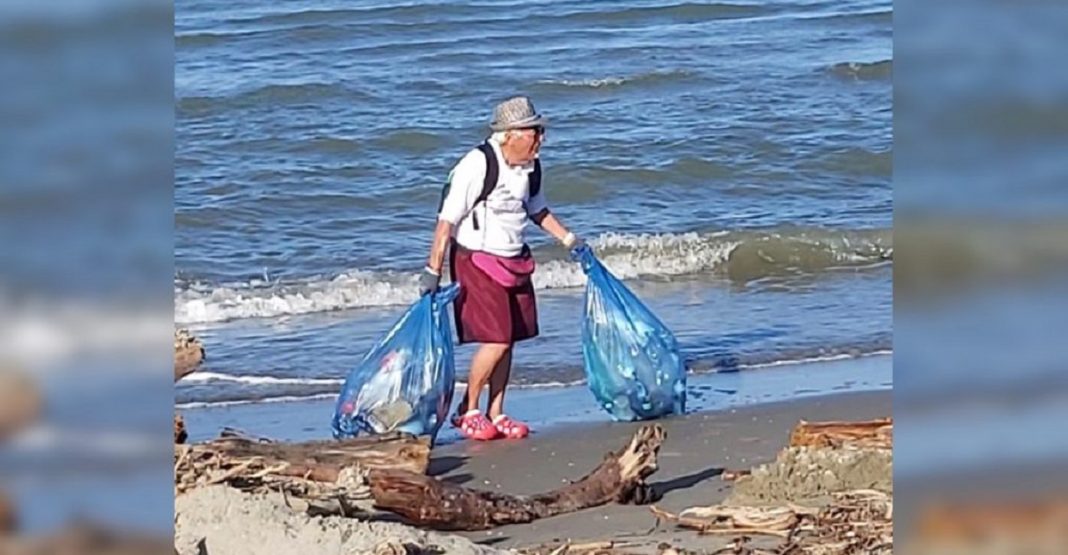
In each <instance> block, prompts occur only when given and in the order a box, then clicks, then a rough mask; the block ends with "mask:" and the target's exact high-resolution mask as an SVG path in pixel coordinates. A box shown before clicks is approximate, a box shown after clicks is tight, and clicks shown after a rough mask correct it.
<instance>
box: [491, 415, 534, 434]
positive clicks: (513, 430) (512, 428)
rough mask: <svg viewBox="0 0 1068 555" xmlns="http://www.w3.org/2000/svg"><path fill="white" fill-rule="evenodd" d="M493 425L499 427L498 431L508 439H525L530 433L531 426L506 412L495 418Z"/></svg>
mask: <svg viewBox="0 0 1068 555" xmlns="http://www.w3.org/2000/svg"><path fill="white" fill-rule="evenodd" d="M493 426H494V427H495V428H496V429H497V432H499V433H500V434H501V435H502V436H504V437H506V438H508V439H523V438H525V437H527V436H528V435H530V426H527V425H526V424H524V423H522V422H519V421H517V420H512V418H511V417H510V416H508V415H506V414H502V415H500V416H498V417H497V418H494V419H493Z"/></svg>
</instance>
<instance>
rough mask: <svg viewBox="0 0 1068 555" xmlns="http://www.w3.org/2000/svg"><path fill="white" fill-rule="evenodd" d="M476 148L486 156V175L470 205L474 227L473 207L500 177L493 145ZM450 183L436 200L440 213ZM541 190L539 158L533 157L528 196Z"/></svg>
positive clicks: (476, 216)
mask: <svg viewBox="0 0 1068 555" xmlns="http://www.w3.org/2000/svg"><path fill="white" fill-rule="evenodd" d="M478 150H480V151H482V154H483V156H485V157H486V176H485V177H484V178H483V179H482V192H481V193H479V194H478V199H476V200H475V204H473V205H472V206H471V217H472V218H474V220H473V221H472V224H473V225H474V227H475V229H478V228H479V227H478V214H477V213H476V212H475V207H477V206H478V205H479V204H482V203H483V202H485V201H486V199H487V198H489V196H490V193H492V192H493V189H494V188H496V187H497V180H498V179H499V178H500V168H499V167H498V166H497V154H496V153H494V152H493V147H492V146H490V144H489V142H488V141H487V142H484V143H482V144H480V145H478ZM450 185H452V181H451V180H450V181H447V182H445V187H444V188H443V189H442V190H441V200H440V201H438V213H439V214H440V213H441V207H442V206H444V205H445V197H446V196H448V194H449V186H450ZM539 191H541V160H538V159H537V158H535V159H534V171H533V172H531V173H530V196H534V195H536V194H538V192H539Z"/></svg>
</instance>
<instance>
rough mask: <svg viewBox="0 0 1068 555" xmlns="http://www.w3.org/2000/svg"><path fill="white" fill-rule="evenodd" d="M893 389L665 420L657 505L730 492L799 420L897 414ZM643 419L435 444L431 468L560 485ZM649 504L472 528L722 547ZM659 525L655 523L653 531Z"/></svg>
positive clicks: (703, 501) (518, 489) (508, 487)
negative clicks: (739, 474)
mask: <svg viewBox="0 0 1068 555" xmlns="http://www.w3.org/2000/svg"><path fill="white" fill-rule="evenodd" d="M891 398H892V395H891V393H890V392H868V393H853V394H843V395H832V396H826V397H818V398H813V399H804V400H800V401H792V402H783V403H773V404H767V405H758V406H753V407H745V408H739V409H728V410H726V411H717V412H702V413H696V414H691V415H688V416H686V417H684V418H672V419H666V420H662V421H661V424H662V425H663V426H664V428H665V430H666V432H667V440H666V441H665V442H664V446H663V448H662V450H661V452H660V469H659V470H658V471H657V472H656V474H654V475H653V476H652V477H651V478H650V483H651V484H652V485H653V487H654V488H655V489H657V490H659V492H661V493H662V494H663V499H662V500H660V501H658V502H656V505H657V506H659V507H662V508H664V509H666V510H668V511H671V512H678V511H680V510H682V509H684V508H686V507H691V506H695V505H713V504H716V503H719V502H722V501H723V500H724V499H725V498H726V496H727V495H728V493H729V492H730V489H731V483H730V482H727V481H724V480H722V479H721V478H720V473H721V472H723V471H724V470H742V469H748V468H751V467H753V466H756V465H758V464H762V463H767V462H770V461H772V460H774V459H775V455H776V453H778V451H779V450H781V449H782V448H783V447H784V446H785V445H786V443H787V439H788V436H789V433H790V430H791V429H792V428H793V427H794V426H795V425H796V424H797V423H798V421H800V420H809V421H816V420H850V421H851V420H866V419H874V418H881V417H886V416H890V414H891V406H892V399H891ZM637 427H638V424H588V425H575V426H572V427H571V428H569V429H568V430H566V431H561V432H559V433H554V434H545V435H542V436H540V437H536V438H532V439H530V440H528V441H524V442H512V443H509V442H503V441H502V442H494V443H489V444H471V443H459V444H455V445H450V446H446V447H445V448H443V449H441V450H440V451H436V452H435V453H434V456H433V460H432V468H431V471H432V472H437V473H440V476H441V478H443V479H445V480H450V481H456V482H460V483H463V484H464V485H466V486H469V487H472V488H480V489H493V490H498V491H506V492H508V493H516V494H528V493H537V492H541V491H547V490H551V489H553V488H555V487H559V486H560V484H561V483H562V482H563V481H564V480H574V479H578V478H580V477H582V475H583V474H584V473H586V472H587V471H588V470H589V469H590V468H593V467H594V466H596V465H597V463H598V462H599V461H600V459H601V458H602V457H603V456H604V454H605V453H606V452H608V451H610V450H613V449H617V448H618V447H619V446H620V445H623V444H624V443H625V442H626V440H627V438H629V437H630V435H631V434H633V433H634V430H635V429H636V428H637ZM655 525H656V519H655V518H654V516H653V515H652V514H651V513H650V511H649V507H647V506H623V505H608V506H605V507H601V508H597V509H591V510H586V511H581V512H579V513H575V514H571V515H563V516H559V517H553V518H548V519H545V520H541V521H536V522H533V523H531V524H525V525H518V526H506V527H501V528H498V529H495V530H491V531H489V532H478V533H468V534H466V535H467V537H469V538H471V539H472V540H475V541H477V542H479V543H484V544H490V545H494V546H497V547H501V548H515V547H529V546H534V545H539V544H547V543H560V542H563V541H567V540H571V541H573V542H575V543H581V542H592V541H601V540H621V541H627V542H634V543H635V544H637V545H636V546H635V547H633V548H629V549H628V551H633V552H635V553H658V552H659V551H658V550H657V549H656V547H657V545H659V544H661V543H668V544H671V545H673V546H676V547H680V548H686V549H694V550H699V551H702V550H714V549H715V548H717V547H721V546H722V545H725V544H726V543H727V541H728V538H716V537H711V536H698V535H697V534H695V533H693V532H692V531H685V530H681V531H680V530H674V529H673V527H671V526H668V525H666V524H665V525H662V526H660V527H656V528H655V529H654V527H655ZM650 531H651V532H650Z"/></svg>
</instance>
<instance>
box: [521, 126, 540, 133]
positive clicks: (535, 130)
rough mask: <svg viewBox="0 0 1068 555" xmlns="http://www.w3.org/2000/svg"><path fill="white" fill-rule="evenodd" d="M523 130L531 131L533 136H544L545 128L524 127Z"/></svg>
mask: <svg viewBox="0 0 1068 555" xmlns="http://www.w3.org/2000/svg"><path fill="white" fill-rule="evenodd" d="M523 129H529V130H531V131H533V132H534V134H535V135H545V128H544V127H542V126H540V125H539V126H537V127H524V128H523Z"/></svg>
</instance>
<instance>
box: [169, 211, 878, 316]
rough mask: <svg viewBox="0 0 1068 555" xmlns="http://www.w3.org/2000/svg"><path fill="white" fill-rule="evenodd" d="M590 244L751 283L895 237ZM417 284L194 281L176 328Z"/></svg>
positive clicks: (400, 280)
mask: <svg viewBox="0 0 1068 555" xmlns="http://www.w3.org/2000/svg"><path fill="white" fill-rule="evenodd" d="M590 244H591V245H592V246H593V248H594V249H595V250H596V252H597V254H598V257H599V258H600V259H601V260H602V261H603V262H604V264H605V265H606V266H607V267H608V268H609V269H610V270H611V271H612V273H614V274H615V275H616V276H618V277H619V278H621V279H635V278H642V277H654V278H655V277H662V278H670V277H673V276H686V275H697V274H712V275H716V276H719V277H725V278H728V279H731V280H735V281H740V282H747V281H751V280H756V279H760V278H765V277H772V276H780V275H797V274H806V273H818V272H821V271H827V270H833V269H836V268H843V267H859V266H868V265H872V264H879V263H883V262H886V261H888V260H890V259H892V255H893V242H892V234H891V230H889V229H875V230H830V229H818V228H816V229H805V228H796V229H794V228H790V229H779V230H765V231H719V232H713V233H697V232H691V233H678V234H674V233H665V234H621V233H606V234H602V235H600V236H598V237H597V238H595V239H593V240H591V241H590ZM554 255H555V256H557V258H553V256H554ZM535 256H536V257H537V258H538V261H539V264H538V270H537V271H536V272H535V274H534V286H535V287H536V288H538V289H559V288H569V287H581V286H583V285H585V283H586V277H585V275H584V274H583V273H582V270H581V269H580V268H579V267H578V265H576V264H574V263H572V262H570V261H568V260H566V259H561V258H559V251H556V250H554V251H553V252H542V251H538V252H536V253H535ZM417 280H418V275H417V274H416V273H415V272H412V273H402V272H371V271H365V270H352V271H349V272H345V273H343V274H340V275H338V276H336V277H334V278H332V279H322V278H308V279H305V280H297V281H293V282H281V283H271V284H268V283H264V282H262V281H260V280H256V281H253V282H249V283H239V284H226V285H211V284H204V283H199V282H194V283H188V284H182V285H181V286H179V287H178V288H177V290H176V292H175V302H174V306H175V309H174V319H175V322H177V323H178V324H181V325H189V324H198V323H208V322H222V321H227V320H235V319H242V318H272V317H280V316H289V315H298V314H309V313H315V312H326V311H332V310H342V309H351V308H362V307H375V306H392V305H403V304H408V303H410V302H412V301H413V300H415V298H416V295H417V287H418V285H417Z"/></svg>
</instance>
